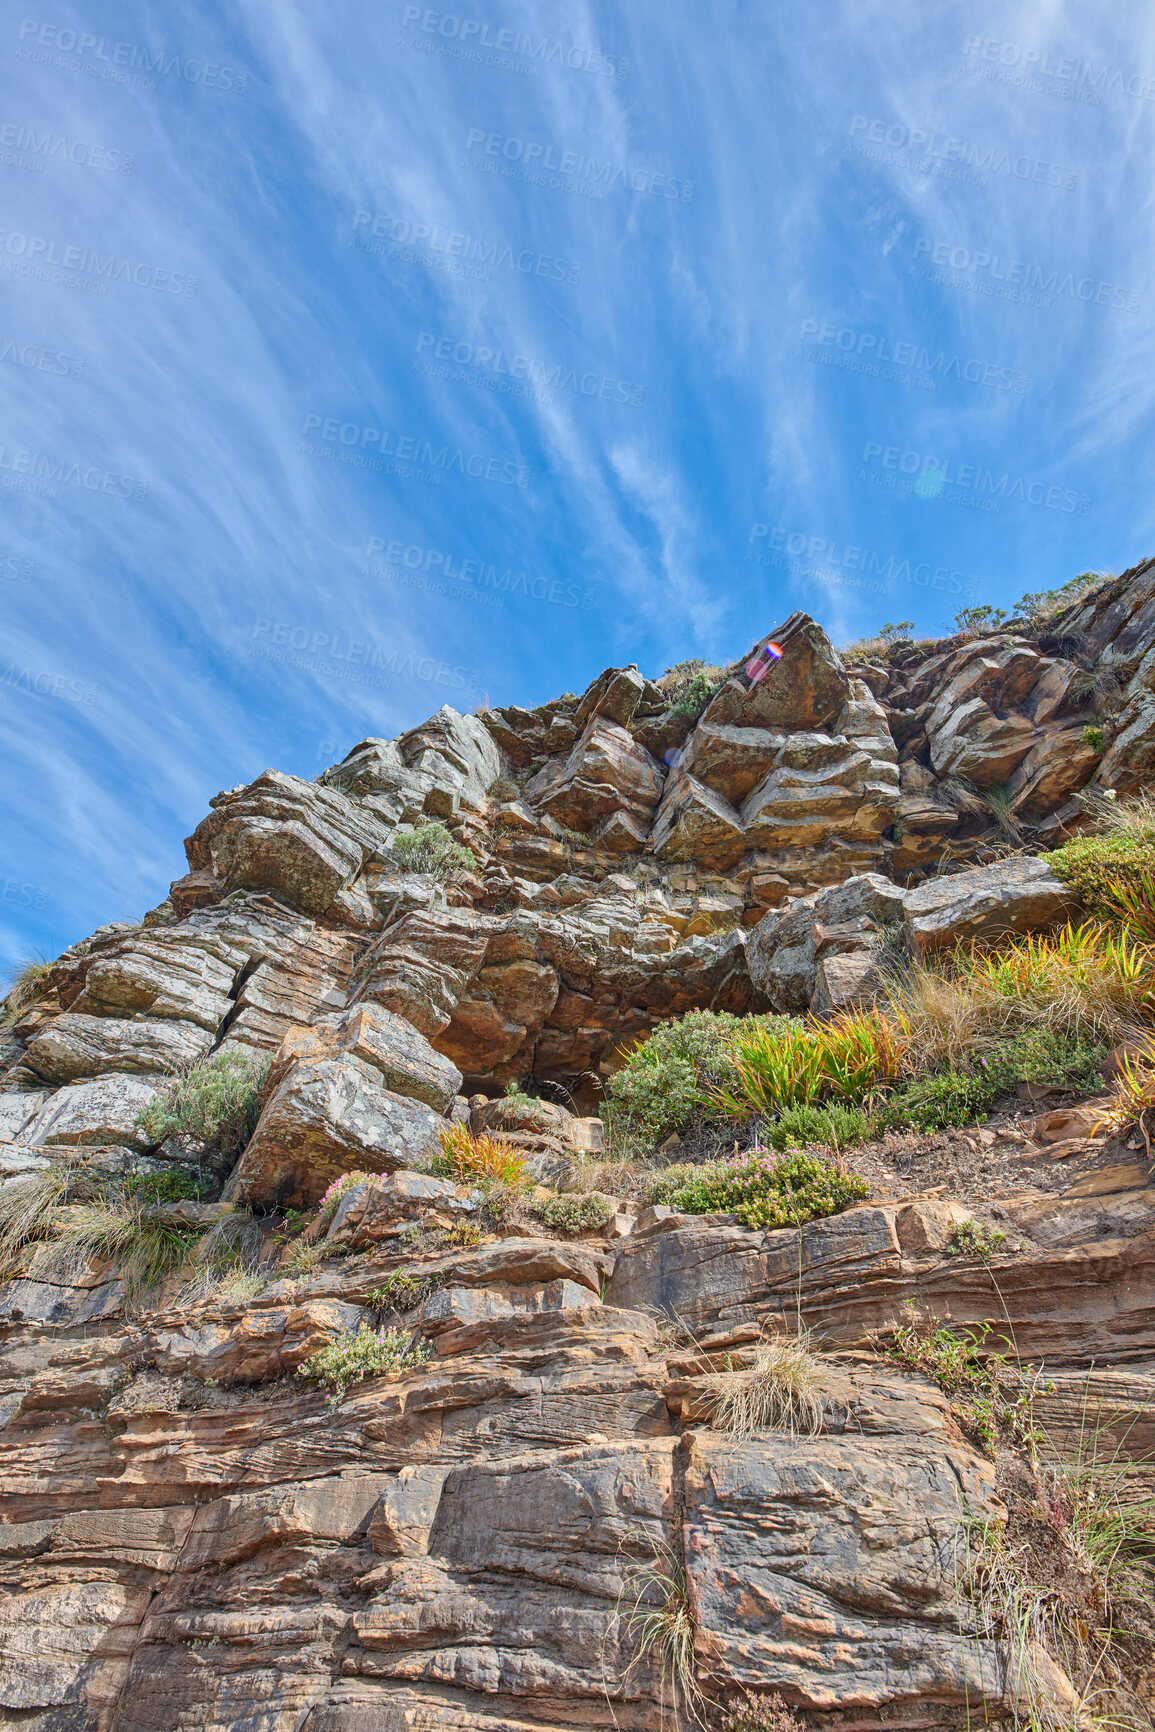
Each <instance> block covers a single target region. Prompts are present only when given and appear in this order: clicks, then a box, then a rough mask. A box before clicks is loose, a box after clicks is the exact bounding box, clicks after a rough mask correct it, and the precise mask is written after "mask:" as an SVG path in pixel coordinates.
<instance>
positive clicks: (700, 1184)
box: [650, 1148, 870, 1230]
mask: <svg viewBox="0 0 1155 1732" xmlns="http://www.w3.org/2000/svg"><path fill="white" fill-rule="evenodd" d="M869 1190H870V1187H869V1185H868V1184H867V1182H866V1180H865V1179H862V1178H859V1176H858V1174H857V1173H851V1172H847V1171H844V1170H843V1169H842V1168H841V1167H838V1166H835V1165H834V1163H833V1162H832V1161H828V1160H824V1159H822V1158H821V1157H819V1156H816V1155H808V1154H803V1153H802V1152H801V1151H800V1150H798V1149H792V1150H789V1151H787V1152H786V1153H785V1154H782V1155H779V1154H774V1153H772V1152H771V1151H770V1150H768V1149H761V1148H756V1149H752V1150H751V1151H750V1152H749V1153H748V1154H745V1155H738V1156H737V1157H736V1158H734V1159H732V1160H729V1161H715V1162H712V1163H711V1164H710V1165H708V1166H701V1167H691V1168H688V1169H687V1168H685V1167H682V1168H673V1167H671V1168H670V1169H669V1170H668V1172H667V1173H666V1174H665V1175H664V1176H663V1177H662V1178H661V1179H659V1180H658V1181H657V1182H656V1183H655V1184H654V1185H653V1186H652V1187H651V1193H650V1194H651V1200H652V1201H653V1202H660V1203H669V1204H670V1205H671V1206H672V1207H673V1208H675V1209H680V1210H682V1211H684V1213H686V1214H688V1215H709V1214H731V1215H737V1216H738V1218H739V1220H740V1221H742V1222H744V1224H745V1225H746V1226H747V1227H750V1228H752V1229H755V1230H757V1229H771V1228H774V1227H792V1226H800V1225H801V1224H802V1223H803V1222H805V1221H813V1220H817V1219H819V1218H820V1217H822V1216H825V1215H835V1214H837V1213H838V1211H839V1210H840V1209H845V1208H846V1207H847V1205H848V1204H849V1203H853V1202H856V1201H857V1200H858V1199H859V1198H861V1197H865V1196H866V1195H867V1194H868V1192H869Z"/></svg>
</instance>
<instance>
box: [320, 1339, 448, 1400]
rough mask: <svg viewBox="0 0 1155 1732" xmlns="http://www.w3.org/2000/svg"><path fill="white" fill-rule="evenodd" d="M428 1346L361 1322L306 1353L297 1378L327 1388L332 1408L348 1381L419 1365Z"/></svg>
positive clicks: (423, 1360)
mask: <svg viewBox="0 0 1155 1732" xmlns="http://www.w3.org/2000/svg"><path fill="white" fill-rule="evenodd" d="M431 1352H432V1348H431V1347H430V1346H429V1344H428V1342H425V1341H420V1340H417V1341H414V1340H411V1339H410V1338H409V1336H408V1335H406V1334H405V1332H404V1330H402V1329H386V1330H383V1331H382V1332H381V1333H380V1334H378V1333H377V1332H376V1331H375V1330H373V1329H370V1327H369V1325H368V1324H367V1323H362V1324H361V1326H360V1328H358V1329H346V1330H345V1331H344V1333H343V1334H341V1335H338V1336H337V1337H336V1339H335V1340H333V1341H330V1342H329V1343H328V1344H327V1345H326V1346H324V1347H321V1348H318V1350H317V1352H316V1353H312V1354H310V1355H309V1357H308V1359H306V1360H305V1363H304V1364H303V1365H299V1366H298V1367H297V1376H298V1377H307V1378H309V1379H310V1380H311V1381H312V1382H314V1383H319V1384H320V1385H321V1386H322V1388H324V1389H328V1390H329V1391H330V1394H329V1405H330V1407H336V1406H338V1405H339V1403H340V1402H342V1401H343V1400H344V1399H345V1392H346V1390H347V1389H348V1387H349V1385H350V1384H351V1383H360V1381H361V1380H362V1378H364V1377H386V1376H390V1375H395V1374H396V1373H397V1372H400V1371H408V1370H410V1369H412V1367H413V1366H415V1365H423V1364H424V1363H425V1361H426V1360H427V1359H428V1358H429V1355H430V1353H431Z"/></svg>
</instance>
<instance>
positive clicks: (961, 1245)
mask: <svg viewBox="0 0 1155 1732" xmlns="http://www.w3.org/2000/svg"><path fill="white" fill-rule="evenodd" d="M1006 1242H1007V1236H1006V1234H1005V1233H1004V1232H1003V1230H1002V1228H1001V1227H988V1226H987V1225H986V1223H985V1222H984V1221H973V1220H972V1221H960V1222H959V1224H958V1226H957V1227H956V1228H955V1230H954V1232H953V1233H952V1234H951V1236H950V1243H949V1244H948V1245H947V1248H946V1254H947V1256H948V1257H978V1258H979V1260H980V1261H981V1262H983V1263H989V1262H990V1260H991V1258H992V1257H993V1256H994V1254H995V1252H996V1251H1001V1250H1002V1248H1003V1246H1004V1245H1005V1244H1006Z"/></svg>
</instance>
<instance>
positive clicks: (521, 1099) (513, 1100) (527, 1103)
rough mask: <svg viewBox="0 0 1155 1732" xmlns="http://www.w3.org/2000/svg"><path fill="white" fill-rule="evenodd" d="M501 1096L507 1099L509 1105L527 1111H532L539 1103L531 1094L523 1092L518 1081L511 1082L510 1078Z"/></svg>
mask: <svg viewBox="0 0 1155 1732" xmlns="http://www.w3.org/2000/svg"><path fill="white" fill-rule="evenodd" d="M501 1098H502V1100H505V1101H508V1102H509V1104H510V1106H513V1107H521V1108H522V1109H523V1110H526V1111H529V1112H532V1111H533V1110H534V1109H535V1108H536V1107H539V1106H540V1105H541V1102H540V1101H537V1100H534V1098H533V1096H532V1095H527V1094H526V1093H525V1092H524V1090H523V1089H522V1087H521V1084H520V1083H517V1082H513V1081H512V1080H511V1081H510V1082H507V1083H506V1085H505V1093H504V1094H503V1095H502V1097H501Z"/></svg>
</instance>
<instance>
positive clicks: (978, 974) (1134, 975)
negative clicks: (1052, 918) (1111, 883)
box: [891, 925, 1155, 1080]
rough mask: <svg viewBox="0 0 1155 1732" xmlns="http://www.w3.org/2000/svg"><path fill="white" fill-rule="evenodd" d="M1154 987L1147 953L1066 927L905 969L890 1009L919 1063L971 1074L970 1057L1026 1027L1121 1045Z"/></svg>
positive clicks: (1096, 932) (1101, 933)
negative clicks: (1121, 1040) (987, 949)
mask: <svg viewBox="0 0 1155 1732" xmlns="http://www.w3.org/2000/svg"><path fill="white" fill-rule="evenodd" d="M1153 990H1155V949H1152V948H1148V947H1146V946H1143V945H1137V944H1135V943H1134V942H1132V941H1131V940H1130V939H1129V937H1128V936H1127V934H1126V933H1122V934H1119V933H1115V934H1112V933H1111V932H1109V931H1107V930H1105V929H1104V928H1103V927H1101V926H1098V925H1084V926H1079V927H1076V926H1067V927H1065V928H1064V929H1063V930H1062V931H1060V932H1058V933H1055V934H1051V935H1042V936H1036V935H1030V936H1027V937H1023V938H1014V939H1011V940H1008V941H1007V942H1006V943H1005V944H1003V945H1002V946H1001V947H1000V948H999V949H998V950H997V951H993V952H986V951H979V950H977V949H975V950H964V951H960V952H956V953H955V954H954V955H953V956H948V957H944V958H942V959H940V960H936V961H935V962H933V963H932V964H930V965H929V966H918V967H914V968H911V969H910V970H909V971H908V972H907V973H906V975H905V976H904V977H903V978H902V979H901V980H900V981H897V982H896V983H895V985H894V987H893V989H892V1000H891V1011H892V1014H893V1015H894V1017H895V1018H896V1020H897V1021H899V1022H900V1023H901V1024H902V1026H903V1028H904V1030H905V1031H906V1034H907V1036H908V1038H909V1042H910V1050H911V1052H912V1053H913V1054H917V1055H918V1059H919V1062H920V1064H921V1065H923V1066H925V1067H927V1068H929V1069H935V1068H940V1067H946V1068H951V1069H954V1070H956V1071H959V1072H969V1071H973V1070H974V1068H975V1065H974V1062H973V1061H974V1058H975V1055H976V1053H985V1052H987V1051H989V1050H990V1048H991V1046H992V1044H994V1043H995V1042H999V1041H1005V1040H1006V1039H1008V1038H1009V1037H1012V1036H1015V1035H1017V1034H1019V1033H1021V1032H1023V1031H1025V1030H1027V1029H1030V1028H1036V1029H1051V1030H1053V1031H1057V1032H1060V1033H1063V1034H1066V1035H1070V1036H1072V1037H1078V1038H1079V1039H1081V1040H1083V1041H1092V1042H1095V1041H1104V1040H1106V1041H1115V1040H1118V1039H1121V1038H1125V1037H1126V1036H1127V1034H1128V1033H1129V1032H1131V1031H1132V1030H1133V1029H1134V1026H1135V1023H1136V1022H1137V1021H1146V1020H1150V1016H1151V1010H1152V1003H1153V999H1152V993H1153ZM1023 1080H1026V1079H1023Z"/></svg>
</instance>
